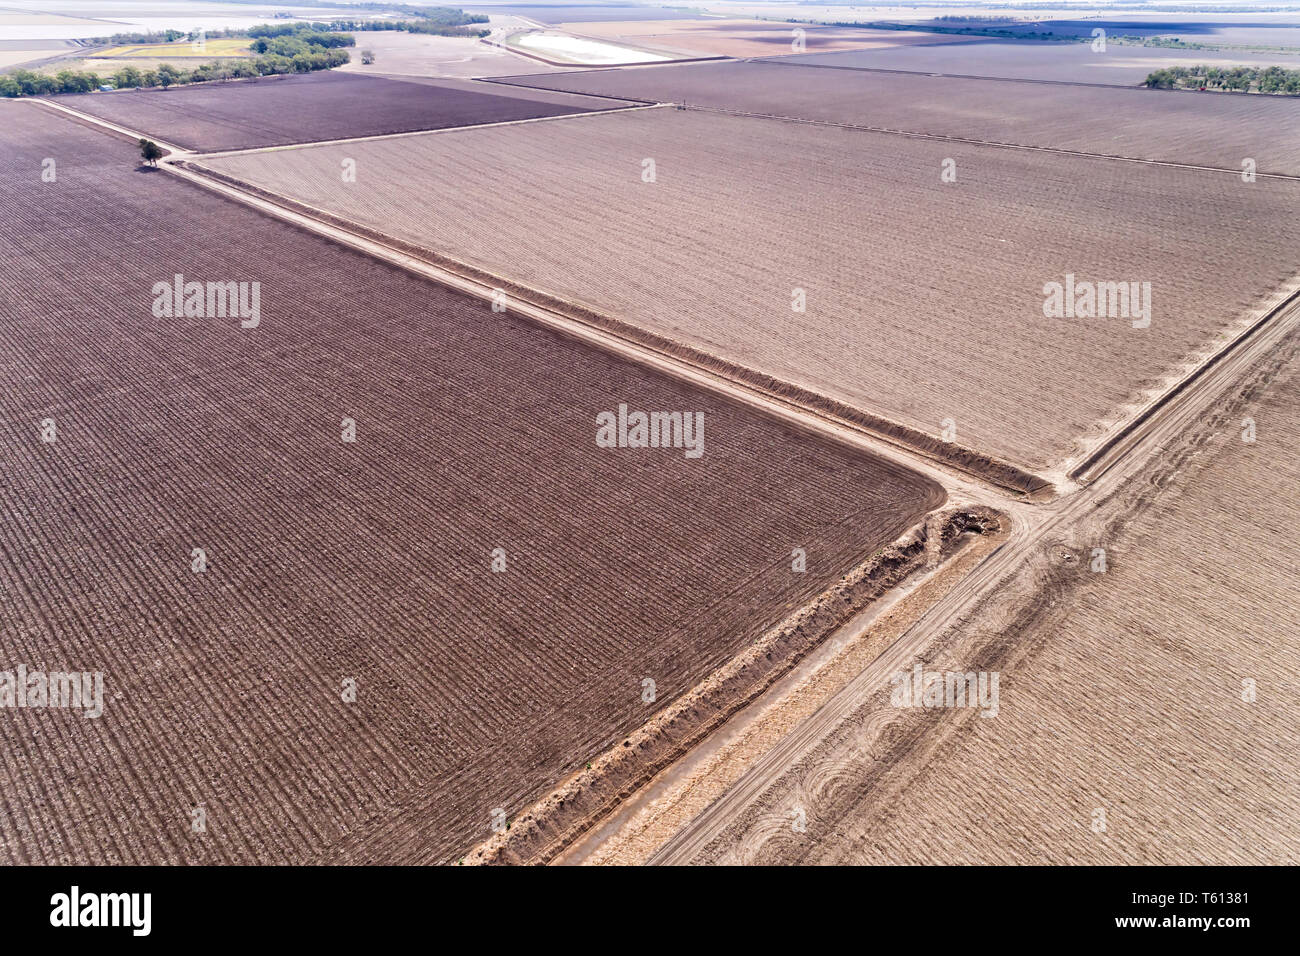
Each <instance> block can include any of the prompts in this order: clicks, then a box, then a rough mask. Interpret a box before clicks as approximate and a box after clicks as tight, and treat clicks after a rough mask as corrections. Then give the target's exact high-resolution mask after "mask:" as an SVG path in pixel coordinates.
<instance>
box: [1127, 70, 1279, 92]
mask: <svg viewBox="0 0 1300 956" xmlns="http://www.w3.org/2000/svg"><path fill="white" fill-rule="evenodd" d="M1143 85H1145V86H1149V87H1151V88H1152V89H1157V90H1175V89H1206V90H1230V91H1236V92H1239V93H1250V92H1256V93H1275V94H1281V95H1283V96H1300V70H1288V69H1285V68H1283V67H1280V66H1270V67H1266V68H1260V67H1256V66H1232V67H1219V66H1190V67H1188V66H1171V67H1168V68H1167V69H1163V70H1156V71H1155V72H1154V73H1151V74H1149V75H1148V76H1147V78H1146V80H1145V81H1144V84H1143Z"/></svg>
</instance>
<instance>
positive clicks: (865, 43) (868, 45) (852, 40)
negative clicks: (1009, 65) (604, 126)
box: [561, 17, 953, 56]
mask: <svg viewBox="0 0 1300 956" xmlns="http://www.w3.org/2000/svg"><path fill="white" fill-rule="evenodd" d="M561 29H565V30H568V31H569V32H570V33H576V34H580V35H582V36H591V37H604V38H606V39H610V40H623V41H626V42H628V43H632V44H638V43H639V44H653V45H654V46H655V47H664V48H667V49H677V50H680V51H682V52H684V53H691V54H694V55H696V56H781V55H783V54H789V53H794V52H796V47H797V49H798V52H803V51H808V52H814V51H816V52H823V53H826V52H831V51H834V50H860V49H874V48H878V47H890V46H899V45H902V44H909V43H951V42H953V38H952V37H950V36H941V35H940V34H936V33H921V32H912V31H903V30H864V29H861V28H857V27H854V28H843V27H826V26H817V25H814V24H811V23H773V22H770V21H765V20H732V19H715V18H712V17H710V18H708V19H701V20H687V19H679V20H646V21H640V22H637V21H633V22H623V21H611V22H605V23H566V24H562V25H561ZM796 40H797V41H798V42H797V43H796Z"/></svg>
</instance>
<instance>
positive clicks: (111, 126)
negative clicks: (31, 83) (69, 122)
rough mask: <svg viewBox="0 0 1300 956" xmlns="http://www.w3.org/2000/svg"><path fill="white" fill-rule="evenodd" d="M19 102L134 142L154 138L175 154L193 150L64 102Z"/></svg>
mask: <svg viewBox="0 0 1300 956" xmlns="http://www.w3.org/2000/svg"><path fill="white" fill-rule="evenodd" d="M19 102H20V103H31V104H33V105H36V106H43V107H46V108H47V109H52V110H56V111H58V112H60V113H65V114H67V115H68V116H69V117H71V118H72V119H73V120H77V121H80V122H81V123H82V124H83V125H84V124H86V123H89V124H91V125H92V126H98V127H101V128H102V129H105V130H108V131H109V132H112V133H116V134H117V135H118V137H119V138H122V139H129V140H130V141H131V142H133V143H134V142H136V141H137V140H141V139H152V140H153V141H154V142H155V143H157V144H158V145H159V146H161V147H162V148H163V149H165V150H169V151H170V152H171V153H173V154H180V155H188V154H189V153H190V152H191V151H190V150H188V149H185V148H184V147H181V146H176V145H174V144H172V143H167V142H164V141H163V140H161V139H158V138H157V137H153V136H147V135H146V134H144V133H138V132H136V131H134V130H130V129H127V128H126V127H125V126H118V125H117V124H116V123H110V122H109V121H108V120H106V119H100V118H99V117H98V116H91V115H90V114H89V113H83V112H81V111H80V110H74V109H73V108H72V107H70V106H64V105H63V104H62V103H55V102H54V101H53V100H47V99H40V98H38V97H22V98H20V99H19Z"/></svg>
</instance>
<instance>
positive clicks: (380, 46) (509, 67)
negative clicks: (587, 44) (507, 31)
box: [339, 30, 562, 77]
mask: <svg viewBox="0 0 1300 956" xmlns="http://www.w3.org/2000/svg"><path fill="white" fill-rule="evenodd" d="M362 50H370V51H372V52H373V53H374V54H375V62H374V63H371V64H369V65H366V64H364V63H362V62H361V51H362ZM351 52H352V60H351V62H349V63H345V64H344V65H343V66H341V67H339V69H340V70H342V71H346V72H349V73H376V74H385V73H386V74H391V75H395V76H451V77H474V76H508V75H511V74H514V73H558V72H560V71H561V70H562V68H561V67H555V66H549V65H547V64H545V63H541V62H539V61H537V60H534V59H531V58H528V57H522V56H516V55H515V54H513V53H511V52H509V51H508V50H506V49H504V48H503V47H499V46H489V45H488V44H486V43H480V42H479V41H478V40H477V39H466V38H462V37H439V36H427V35H423V34H415V33H404V32H401V31H398V30H376V31H372V32H368V33H359V34H358V35H357V45H356V47H355V48H354V49H353V50H352V51H351Z"/></svg>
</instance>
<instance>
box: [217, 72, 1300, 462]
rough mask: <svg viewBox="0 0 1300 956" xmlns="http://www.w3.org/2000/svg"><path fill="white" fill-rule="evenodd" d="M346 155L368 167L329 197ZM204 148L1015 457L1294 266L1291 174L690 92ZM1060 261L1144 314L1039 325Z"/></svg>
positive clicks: (323, 204) (910, 425) (1198, 350)
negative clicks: (1140, 305)
mask: <svg viewBox="0 0 1300 956" xmlns="http://www.w3.org/2000/svg"><path fill="white" fill-rule="evenodd" d="M792 72H793V71H792ZM345 156H351V157H354V158H356V160H357V162H358V164H361V165H363V166H364V167H366V168H369V169H379V170H383V171H384V173H383V175H382V176H380V177H368V178H367V179H366V181H365V182H364V183H358V184H356V187H357V188H355V189H339V188H337V186H336V184H335V181H334V180H335V179H336V178H337V173H336V170H337V169H338V168H339V163H340V161H341V160H342V158H344V157H345ZM645 159H652V160H653V161H654V162H655V169H656V180H655V182H653V183H651V182H645V181H643V179H642V173H643V170H644V169H645V168H646V167H645V166H644V160H645ZM946 159H951V160H952V161H953V164H954V168H955V169H956V170H957V180H956V182H954V183H947V184H945V183H944V182H942V180H941V175H942V170H943V166H944V161H945V160H946ZM208 165H209V166H211V168H213V169H215V170H217V171H219V172H221V173H223V174H225V175H229V176H232V177H234V178H235V179H238V180H241V181H244V182H248V183H252V184H253V185H255V186H257V187H260V188H263V189H266V190H268V191H270V192H273V193H279V194H282V195H287V196H289V197H291V198H292V199H294V200H297V201H299V202H302V203H305V204H307V205H309V206H312V207H315V208H318V209H322V210H325V211H327V212H329V213H331V214H333V215H336V216H339V217H342V218H343V219H345V220H348V221H351V222H355V223H359V224H360V225H361V226H362V227H364V228H368V229H372V230H375V231H377V232H380V233H384V234H386V235H390V236H394V237H396V238H397V239H399V240H402V241H406V242H409V243H412V244H414V245H416V246H419V247H423V248H426V249H430V250H432V251H433V252H435V253H437V254H441V255H444V256H447V257H449V258H451V259H453V260H458V261H461V262H465V263H467V264H469V265H470V266H472V267H475V268H478V269H481V270H483V271H485V272H487V273H489V274H492V275H497V276H502V277H503V278H504V279H507V280H509V281H512V282H515V283H518V284H520V285H523V286H526V287H529V288H533V289H538V290H541V291H542V292H545V293H547V294H550V295H552V296H555V297H558V298H562V299H564V300H567V301H569V302H572V303H573V304H574V305H575V306H577V307H581V308H588V309H591V310H593V311H595V312H598V313H603V314H605V315H609V316H612V317H614V318H615V319H618V320H621V321H624V322H627V323H629V324H631V325H633V326H637V327H641V328H645V329H647V330H649V331H650V332H651V333H653V334H655V335H658V336H661V337H665V338H668V339H672V340H676V341H679V342H682V343H683V344H684V345H686V346H689V347H690V348H692V349H694V350H696V351H699V352H703V353H706V354H709V355H713V356H716V357H718V358H719V359H720V360H725V361H726V362H729V363H731V364H732V365H735V366H739V367H743V368H747V369H751V370H753V371H754V372H755V373H756V377H757V378H762V377H763V376H768V377H770V378H771V379H772V380H774V382H775V383H776V384H774V385H773V388H776V389H779V388H780V387H781V383H785V384H787V385H789V386H791V387H792V388H794V389H797V390H802V391H804V392H811V393H814V394H817V395H821V396H824V397H826V398H827V399H828V400H830V401H832V402H838V403H843V404H846V405H848V406H851V407H853V408H857V409H860V410H862V411H863V412H864V413H868V414H869V415H871V416H875V417H876V418H879V419H884V420H887V421H892V422H896V423H899V424H900V425H901V426H902V427H903V428H905V429H909V430H910V431H911V432H915V433H920V434H922V435H925V436H930V440H931V441H932V442H935V443H938V442H940V441H942V438H943V435H944V422H945V421H948V422H950V424H951V425H952V426H953V427H954V428H955V435H952V434H951V433H950V437H952V438H953V439H954V441H953V442H951V444H953V445H954V446H956V447H958V448H965V449H972V450H974V451H975V452H978V453H981V454H984V455H987V456H991V457H992V458H994V459H1000V460H1002V461H1005V462H1009V463H1010V464H1011V465H1012V466H1018V467H1019V468H1021V469H1027V470H1029V471H1031V472H1040V471H1042V470H1047V469H1052V468H1055V467H1056V466H1057V465H1058V464H1060V463H1062V462H1064V461H1066V460H1068V459H1070V458H1072V457H1074V456H1076V455H1078V454H1079V453H1080V452H1081V450H1083V449H1086V447H1088V446H1089V445H1090V444H1092V443H1095V442H1096V441H1098V440H1100V439H1101V438H1102V436H1104V435H1105V434H1106V432H1107V429H1108V428H1109V427H1110V425H1111V424H1112V423H1113V422H1114V421H1116V420H1120V419H1122V418H1124V417H1125V416H1126V415H1127V414H1128V413H1129V412H1130V410H1131V409H1132V408H1135V407H1137V406H1138V405H1140V404H1141V403H1142V402H1144V401H1145V400H1146V399H1147V398H1149V395H1150V392H1151V391H1153V390H1158V389H1159V388H1160V387H1162V386H1163V384H1164V383H1165V382H1166V381H1167V380H1168V379H1169V377H1170V376H1172V375H1173V374H1175V373H1176V372H1177V371H1178V370H1179V369H1181V368H1183V367H1184V366H1185V365H1188V364H1194V363H1196V362H1198V361H1199V360H1200V359H1201V358H1202V357H1203V356H1204V355H1205V354H1207V353H1208V352H1209V351H1210V350H1212V349H1213V348H1214V347H1215V346H1217V345H1218V344H1219V343H1221V342H1222V341H1223V340H1224V339H1226V338H1227V337H1228V335H1229V334H1230V333H1232V332H1233V331H1235V330H1237V329H1240V328H1244V327H1245V326H1246V325H1247V324H1248V323H1249V321H1250V319H1251V318H1252V317H1253V316H1254V315H1256V314H1258V313H1259V312H1260V311H1262V310H1263V308H1264V306H1265V304H1266V302H1267V300H1269V299H1271V298H1272V297H1273V296H1274V295H1275V294H1276V291H1277V290H1279V289H1281V288H1283V287H1285V286H1286V285H1287V283H1289V282H1290V281H1291V280H1292V279H1293V277H1294V276H1295V275H1296V274H1297V272H1300V251H1298V250H1300V219H1297V217H1296V216H1295V215H1294V214H1293V213H1294V211H1295V209H1296V208H1300V183H1297V182H1290V181H1278V180H1264V179H1260V180H1258V181H1257V182H1255V183H1250V184H1247V183H1243V182H1242V181H1241V178H1240V176H1239V175H1237V174H1234V173H1223V172H1205V171H1198V170H1188V169H1175V168H1169V167H1163V166H1155V165H1144V164H1138V163H1129V162H1119V161H1112V160H1102V159H1094V158H1090V157H1079V156H1072V155H1066V154H1057V153H1045V152H1041V151H1034V150H1019V149H1003V148H996V147H989V146H979V145H970V144H964V143H953V142H948V141H935V140H928V139H923V138H916V137H908V136H902V135H893V134H884V133H875V132H865V131H860V130H845V129H836V128H827V127H821V126H811V125H804V124H798V123H791V122H786V121H777V120H767V119H754V118H746V117H731V116H723V115H717V114H712V113H707V112H697V111H689V110H688V111H680V110H672V109H666V108H665V109H649V110H640V111H632V112H622V113H618V114H609V115H603V116H585V117H575V118H571V119H562V120H556V121H550V122H543V123H533V124H528V125H527V126H518V127H508V128H506V127H502V128H496V129H479V130H459V131H451V132H446V133H434V134H430V135H427V136H416V137H411V138H406V139H402V140H391V141H374V142H369V143H358V144H348V145H347V146H346V147H340V146H321V147H306V148H301V149H290V150H283V151H277V152H274V153H259V154H248V155H242V156H228V157H222V158H218V159H214V160H212V161H210V162H209V163H208ZM735 170H744V175H743V176H737V175H736V174H735V173H734V171H735ZM503 183H508V184H509V188H508V189H503V188H502V185H501V184H503ZM413 184H419V186H418V188H413ZM1201 235H1214V236H1216V237H1218V238H1217V241H1215V242H1191V241H1189V237H1191V236H1201ZM1067 274H1073V275H1076V276H1078V277H1079V278H1085V277H1086V279H1087V280H1089V281H1146V282H1150V284H1151V296H1152V310H1153V317H1152V323H1151V327H1150V328H1146V329H1141V328H1136V329H1135V328H1133V327H1132V320H1131V319H1126V318H1105V319H1064V318H1051V319H1049V318H1046V317H1045V316H1044V313H1043V306H1044V291H1043V289H1044V285H1045V284H1046V283H1048V282H1052V281H1056V282H1064V281H1065V276H1066V275H1067ZM796 289H802V290H803V291H804V296H805V299H804V303H805V311H804V312H798V311H795V308H794V305H795V297H794V290H796Z"/></svg>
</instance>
